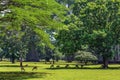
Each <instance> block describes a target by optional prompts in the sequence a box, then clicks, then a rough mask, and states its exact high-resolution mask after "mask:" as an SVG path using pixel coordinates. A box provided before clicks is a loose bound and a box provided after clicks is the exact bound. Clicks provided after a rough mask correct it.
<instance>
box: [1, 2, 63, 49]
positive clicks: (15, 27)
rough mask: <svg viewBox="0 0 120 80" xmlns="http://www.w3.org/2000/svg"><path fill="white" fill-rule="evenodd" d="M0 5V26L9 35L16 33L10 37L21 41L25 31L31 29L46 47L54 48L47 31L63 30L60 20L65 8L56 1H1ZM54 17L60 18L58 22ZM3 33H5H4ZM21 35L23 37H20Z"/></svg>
mask: <svg viewBox="0 0 120 80" xmlns="http://www.w3.org/2000/svg"><path fill="white" fill-rule="evenodd" d="M0 3H1V5H0V6H1V7H0V11H1V12H3V13H1V14H2V16H0V24H1V25H2V27H3V28H5V29H6V32H7V33H8V32H9V31H12V32H15V33H14V35H10V37H12V38H13V39H14V36H15V37H17V38H19V40H21V39H22V37H23V35H24V33H25V32H24V31H23V29H25V28H26V27H29V28H31V29H32V30H33V32H35V33H36V34H38V35H39V37H40V38H41V40H42V41H43V42H44V43H46V45H48V46H49V47H51V48H53V47H54V46H53V45H52V44H51V43H50V39H49V35H48V34H47V33H46V32H45V30H46V29H48V28H49V29H57V30H59V29H62V28H63V24H61V18H60V17H62V18H63V16H62V14H64V13H65V12H64V9H63V6H60V5H59V4H58V3H57V2H55V1H54V0H31V1H28V0H1V2H0ZM53 15H56V16H57V17H58V20H57V21H56V20H55V19H53V17H52V16H53ZM58 21H59V22H58ZM3 33H5V32H4V31H3ZM18 33H19V34H18ZM21 33H23V35H22V36H19V35H20V34H21ZM5 35H6V34H5ZM16 42H18V41H16ZM11 46H12V45H11Z"/></svg>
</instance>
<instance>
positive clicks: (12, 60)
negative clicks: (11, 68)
mask: <svg viewBox="0 0 120 80" xmlns="http://www.w3.org/2000/svg"><path fill="white" fill-rule="evenodd" d="M11 62H12V63H13V64H14V63H15V55H14V53H12V55H11Z"/></svg>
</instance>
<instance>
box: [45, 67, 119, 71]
mask: <svg viewBox="0 0 120 80" xmlns="http://www.w3.org/2000/svg"><path fill="white" fill-rule="evenodd" d="M46 69H48V70H60V69H81V70H82V69H83V70H84V69H85V70H87V69H90V70H98V69H99V70H108V69H110V70H115V69H116V70H119V69H120V67H108V68H107V69H103V68H102V67H83V68H81V67H79V68H76V67H68V68H65V67H59V68H56V67H54V68H46Z"/></svg>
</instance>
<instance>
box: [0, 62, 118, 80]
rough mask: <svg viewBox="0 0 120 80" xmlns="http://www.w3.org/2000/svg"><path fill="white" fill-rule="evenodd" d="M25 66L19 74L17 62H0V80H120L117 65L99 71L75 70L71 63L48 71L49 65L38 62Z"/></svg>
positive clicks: (97, 68)
mask: <svg viewBox="0 0 120 80" xmlns="http://www.w3.org/2000/svg"><path fill="white" fill-rule="evenodd" d="M25 64H28V67H25V70H26V71H25V72H21V71H20V67H19V63H18V62H17V63H15V64H11V63H10V62H0V80H120V79H119V75H120V69H119V68H120V65H119V64H116V65H110V69H106V70H105V69H100V65H89V66H85V68H86V69H76V68H75V67H74V65H73V63H72V64H71V65H70V67H69V68H68V69H66V68H64V66H65V65H64V63H62V65H60V68H55V69H49V67H50V64H44V63H40V62H37V63H34V62H24V63H23V65H25ZM58 64H59V63H57V64H56V65H58ZM60 64H61V63H60ZM34 65H36V66H38V70H35V71H32V67H33V66H34Z"/></svg>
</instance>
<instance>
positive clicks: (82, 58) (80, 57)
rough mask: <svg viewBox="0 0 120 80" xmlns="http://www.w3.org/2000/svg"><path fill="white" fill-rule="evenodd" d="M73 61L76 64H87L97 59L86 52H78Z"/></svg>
mask: <svg viewBox="0 0 120 80" xmlns="http://www.w3.org/2000/svg"><path fill="white" fill-rule="evenodd" d="M75 59H76V60H77V61H78V62H83V63H85V64H87V62H89V61H91V62H92V61H97V57H96V56H95V55H93V54H92V53H91V52H86V51H78V52H77V55H76V56H75Z"/></svg>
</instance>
